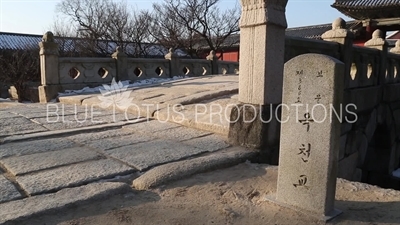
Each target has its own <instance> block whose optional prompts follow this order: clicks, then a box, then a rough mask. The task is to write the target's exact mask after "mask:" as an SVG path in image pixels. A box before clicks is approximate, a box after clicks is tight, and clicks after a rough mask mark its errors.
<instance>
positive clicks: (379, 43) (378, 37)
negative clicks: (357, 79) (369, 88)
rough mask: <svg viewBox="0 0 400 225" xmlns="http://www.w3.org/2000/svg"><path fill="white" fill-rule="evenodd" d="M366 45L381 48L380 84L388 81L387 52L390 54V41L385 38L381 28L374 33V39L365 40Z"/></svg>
mask: <svg viewBox="0 0 400 225" xmlns="http://www.w3.org/2000/svg"><path fill="white" fill-rule="evenodd" d="M364 46H365V47H368V48H375V49H379V50H381V57H380V59H381V60H380V62H379V64H380V65H379V76H378V84H385V83H386V67H387V66H386V65H387V60H388V57H387V54H388V43H387V42H386V40H385V36H384V34H383V32H382V31H381V30H379V29H378V30H375V31H374V33H372V39H371V40H369V41H367V42H365V44H364Z"/></svg>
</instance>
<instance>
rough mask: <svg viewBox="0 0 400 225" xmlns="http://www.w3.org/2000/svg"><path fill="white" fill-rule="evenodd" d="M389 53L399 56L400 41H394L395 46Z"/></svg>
mask: <svg viewBox="0 0 400 225" xmlns="http://www.w3.org/2000/svg"><path fill="white" fill-rule="evenodd" d="M390 52H391V53H394V54H400V40H397V41H396V45H395V46H394V48H392V49H390Z"/></svg>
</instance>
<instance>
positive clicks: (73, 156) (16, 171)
mask: <svg viewBox="0 0 400 225" xmlns="http://www.w3.org/2000/svg"><path fill="white" fill-rule="evenodd" d="M98 158H100V155H99V154H97V153H96V152H94V151H92V150H89V149H87V148H85V147H75V148H69V149H63V150H59V151H49V152H43V153H37V154H32V155H25V156H19V157H9V158H5V159H2V160H0V163H1V164H3V165H4V166H5V167H6V169H7V170H8V171H10V172H11V173H12V174H13V175H15V176H16V175H21V174H26V173H32V172H35V171H38V170H43V169H49V168H53V167H58V166H63V165H68V164H72V163H78V162H83V161H87V160H93V159H98Z"/></svg>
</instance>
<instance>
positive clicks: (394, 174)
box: [392, 168, 400, 178]
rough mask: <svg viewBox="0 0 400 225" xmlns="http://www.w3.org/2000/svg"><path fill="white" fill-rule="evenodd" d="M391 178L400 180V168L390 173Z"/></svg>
mask: <svg viewBox="0 0 400 225" xmlns="http://www.w3.org/2000/svg"><path fill="white" fill-rule="evenodd" d="M392 176H394V177H397V178H400V168H398V169H397V170H395V171H393V172H392Z"/></svg>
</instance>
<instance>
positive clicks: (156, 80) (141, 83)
mask: <svg viewBox="0 0 400 225" xmlns="http://www.w3.org/2000/svg"><path fill="white" fill-rule="evenodd" d="M183 78H186V77H185V76H174V77H172V78H149V79H145V80H138V81H135V82H134V83H132V84H131V83H130V82H131V81H129V80H125V81H121V83H122V84H123V86H124V87H127V88H136V87H141V86H147V85H152V84H160V83H164V82H168V81H174V80H180V79H183ZM100 90H105V89H104V86H98V87H94V88H90V87H84V88H83V89H81V90H66V91H65V92H64V93H58V96H59V97H62V96H69V95H76V94H89V93H98V92H100Z"/></svg>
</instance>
